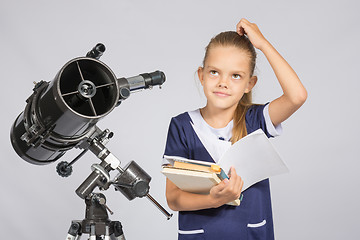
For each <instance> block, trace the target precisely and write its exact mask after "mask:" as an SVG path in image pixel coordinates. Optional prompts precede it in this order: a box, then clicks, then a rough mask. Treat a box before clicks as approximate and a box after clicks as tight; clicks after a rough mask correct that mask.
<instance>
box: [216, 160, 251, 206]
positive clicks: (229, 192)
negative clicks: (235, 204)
mask: <svg viewBox="0 0 360 240" xmlns="http://www.w3.org/2000/svg"><path fill="white" fill-rule="evenodd" d="M243 185H244V181H243V180H242V179H241V177H240V176H239V175H237V174H236V171H235V168H233V167H231V169H230V179H224V180H223V181H222V182H221V183H219V184H218V185H216V186H214V187H212V188H211V190H210V197H211V198H212V199H213V200H214V205H215V206H216V207H220V206H222V205H224V204H226V203H228V202H231V201H233V200H236V199H239V198H240V194H241V190H242V187H243Z"/></svg>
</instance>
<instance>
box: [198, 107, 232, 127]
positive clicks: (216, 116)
mask: <svg viewBox="0 0 360 240" xmlns="http://www.w3.org/2000/svg"><path fill="white" fill-rule="evenodd" d="M235 109H236V107H235V108H229V109H219V108H214V107H211V106H209V105H206V106H205V107H204V108H202V109H200V113H201V116H202V117H203V118H204V120H205V122H207V124H209V125H210V126H211V127H213V128H223V127H226V126H227V125H228V124H229V122H230V121H231V120H232V119H233V117H234V112H235Z"/></svg>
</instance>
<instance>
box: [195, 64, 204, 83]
mask: <svg viewBox="0 0 360 240" xmlns="http://www.w3.org/2000/svg"><path fill="white" fill-rule="evenodd" d="M197 74H198V77H199V80H200V83H201V85H204V68H203V67H199V68H198V70H197Z"/></svg>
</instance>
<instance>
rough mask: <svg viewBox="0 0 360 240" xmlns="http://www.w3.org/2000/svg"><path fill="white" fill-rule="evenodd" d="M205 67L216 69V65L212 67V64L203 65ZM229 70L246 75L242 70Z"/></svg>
mask: <svg viewBox="0 0 360 240" xmlns="http://www.w3.org/2000/svg"><path fill="white" fill-rule="evenodd" d="M205 68H210V69H215V70H218V68H217V67H214V66H205ZM231 72H233V73H236V74H237V73H241V74H244V75H246V72H244V71H242V70H235V71H231Z"/></svg>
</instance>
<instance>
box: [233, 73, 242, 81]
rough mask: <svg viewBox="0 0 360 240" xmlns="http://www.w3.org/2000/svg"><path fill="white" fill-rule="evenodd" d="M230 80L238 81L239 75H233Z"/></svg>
mask: <svg viewBox="0 0 360 240" xmlns="http://www.w3.org/2000/svg"><path fill="white" fill-rule="evenodd" d="M232 78H233V79H235V80H238V79H240V78H241V76H240V75H239V74H233V75H232Z"/></svg>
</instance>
